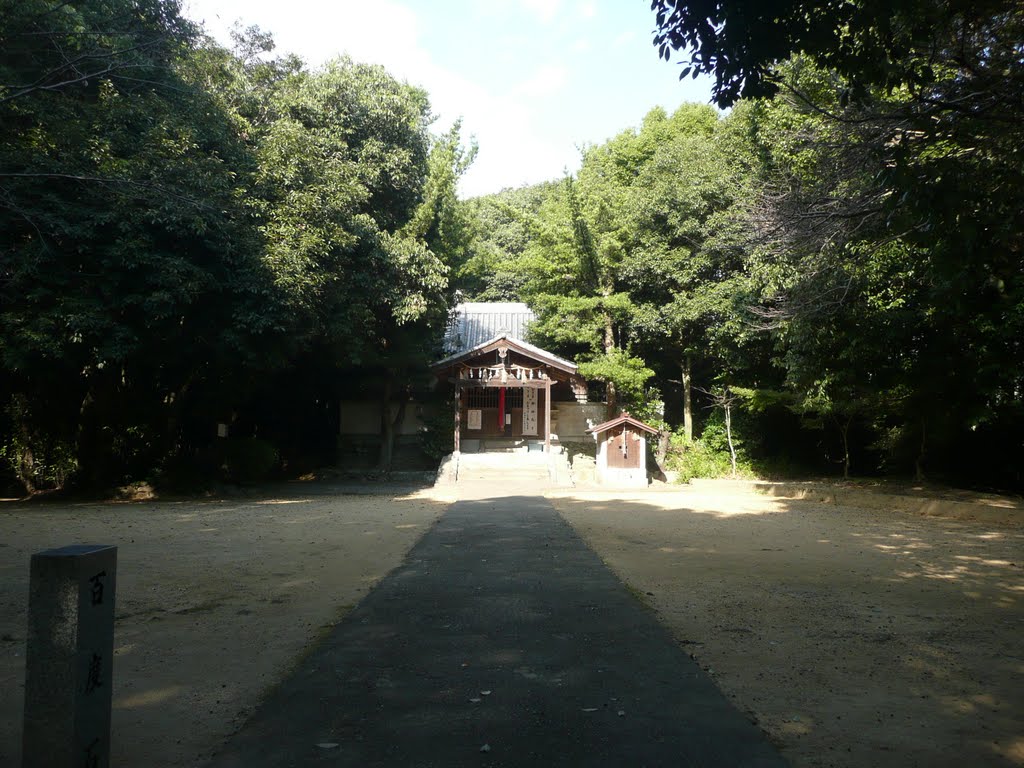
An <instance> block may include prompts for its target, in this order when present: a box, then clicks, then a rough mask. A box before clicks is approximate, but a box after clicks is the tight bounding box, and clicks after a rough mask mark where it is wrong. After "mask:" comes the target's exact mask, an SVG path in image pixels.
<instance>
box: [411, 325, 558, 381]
mask: <svg viewBox="0 0 1024 768" xmlns="http://www.w3.org/2000/svg"><path fill="white" fill-rule="evenodd" d="M500 345H504V346H507V347H508V348H509V349H511V350H513V351H515V352H519V353H521V354H524V355H526V356H528V357H532V358H533V359H534V360H537V361H538V362H541V363H545V364H547V365H550V366H552V367H553V368H558V369H559V370H562V371H565V372H566V373H576V371H577V368H576V364H575V363H571V362H569V361H568V360H566V359H564V358H561V357H559V356H558V355H553V354H551V353H550V352H548V351H547V350H546V349H541V348H540V347H537V346H534V345H533V344H530V343H528V342H525V341H523V340H522V339H515V338H513V337H512V336H510V335H509V334H507V333H502V334H499V335H498V336H495V337H494V338H492V339H487V340H486V341H484V342H482V343H480V344H477V345H476V346H475V347H472V348H471V349H466V350H463V351H460V352H456V353H455V354H452V355H448V357H446V358H444V359H442V360H438V361H437V362H436V363H434V364H433V366H431V367H432V368H434V369H435V370H438V369H441V368H446V367H448V366H450V365H455V364H457V363H460V362H462V361H464V360H470V359H472V358H474V357H476V356H477V355H479V354H482V353H484V352H487V351H489V350H490V349H494V348H497V347H498V346H500Z"/></svg>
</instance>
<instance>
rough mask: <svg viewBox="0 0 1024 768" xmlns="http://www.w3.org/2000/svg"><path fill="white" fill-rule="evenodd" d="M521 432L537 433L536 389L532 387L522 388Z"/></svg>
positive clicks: (525, 433) (526, 433)
mask: <svg viewBox="0 0 1024 768" xmlns="http://www.w3.org/2000/svg"><path fill="white" fill-rule="evenodd" d="M523 434H524V435H536V434H537V390H536V389H534V388H533V387H526V388H525V389H523Z"/></svg>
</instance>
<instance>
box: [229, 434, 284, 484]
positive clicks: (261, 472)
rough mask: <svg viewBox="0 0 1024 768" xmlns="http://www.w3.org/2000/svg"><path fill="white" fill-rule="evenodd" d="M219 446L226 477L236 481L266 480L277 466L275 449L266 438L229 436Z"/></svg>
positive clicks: (255, 481)
mask: <svg viewBox="0 0 1024 768" xmlns="http://www.w3.org/2000/svg"><path fill="white" fill-rule="evenodd" d="M220 448H221V455H222V461H223V464H222V468H223V470H224V472H225V473H226V479H228V480H231V481H233V482H236V483H257V482H261V481H266V480H268V479H270V477H271V474H272V473H273V472H274V470H275V469H277V468H278V466H279V460H280V457H279V455H278V452H277V449H276V448H274V446H273V445H271V444H270V443H269V442H267V441H266V440H260V439H257V438H254V437H230V438H227V439H225V440H224V442H223V445H222V446H221V447H220Z"/></svg>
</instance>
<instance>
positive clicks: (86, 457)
mask: <svg viewBox="0 0 1024 768" xmlns="http://www.w3.org/2000/svg"><path fill="white" fill-rule="evenodd" d="M109 378H110V377H109V376H107V375H106V374H105V373H104V372H97V373H94V374H93V375H92V376H90V381H89V387H88V389H87V390H86V392H85V396H84V397H83V398H82V404H81V406H80V407H79V410H78V439H77V445H76V453H77V457H76V458H77V459H78V476H79V481H80V483H81V485H83V486H84V487H86V488H89V489H90V490H100V489H102V488H105V487H106V486H109V485H110V484H111V483H112V482H113V480H114V467H113V447H112V445H111V434H112V429H113V425H112V419H111V410H110V401H111V399H112V393H110V391H109V386H110V385H109Z"/></svg>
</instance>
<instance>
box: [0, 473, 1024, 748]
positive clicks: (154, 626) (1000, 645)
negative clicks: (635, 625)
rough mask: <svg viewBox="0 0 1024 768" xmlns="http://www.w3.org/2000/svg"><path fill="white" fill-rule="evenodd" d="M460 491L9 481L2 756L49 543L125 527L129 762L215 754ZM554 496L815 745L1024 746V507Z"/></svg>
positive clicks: (0, 623) (0, 594)
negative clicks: (1020, 515)
mask: <svg viewBox="0 0 1024 768" xmlns="http://www.w3.org/2000/svg"><path fill="white" fill-rule="evenodd" d="M487 487H489V488H493V487H494V486H493V483H492V484H490V485H488V486H487ZM477 490H478V491H479V490H480V489H479V488H478V489H477ZM455 495H456V494H455V493H454V489H452V488H449V489H447V490H446V491H444V492H443V493H442V492H435V493H421V494H417V495H409V496H397V497H396V496H393V495H375V496H368V495H367V496H308V497H302V496H295V495H293V494H290V495H289V496H288V497H286V498H266V499H261V500H244V501H239V500H234V501H221V502H204V503H195V502H187V503H186V502H183V503H161V502H155V503H138V504H119V505H117V504H106V505H71V506H65V507H57V506H52V505H35V506H32V507H26V506H23V505H13V504H2V505H0V577H2V578H0V686H2V690H4V691H7V692H8V695H5V696H0V765H4V766H6V765H17V764H18V760H19V752H20V744H19V740H20V735H19V734H20V721H21V707H22V701H21V697H22V684H23V674H24V669H23V665H24V642H25V637H24V633H25V630H24V626H25V610H26V603H27V592H28V583H27V579H28V560H29V556H30V554H31V553H32V552H35V551H39V550H41V549H45V548H48V547H52V546H57V545H61V544H65V543H70V542H80V541H91V542H100V543H108V542H109V543H117V544H118V545H119V547H120V550H119V555H120V558H119V567H118V580H119V581H118V612H117V613H118V619H117V626H116V640H115V647H116V649H117V651H116V654H117V655H116V660H115V661H116V663H115V670H114V677H115V691H114V726H113V730H114V737H113V740H114V741H113V746H114V755H113V757H114V760H113V763H112V764H113V765H114V766H122V767H125V768H134V766H147V767H152V768H184V767H185V766H189V767H191V766H201V765H203V764H204V762H205V761H206V759H207V757H208V756H209V755H210V753H211V752H212V751H213V750H215V749H216V748H217V746H218V745H219V744H220V743H221V741H222V739H223V738H224V737H225V736H226V735H228V734H229V733H231V732H232V731H233V730H234V729H235V728H236V727H237V726H238V725H239V724H240V723H241V722H242V721H243V720H244V718H245V716H246V715H247V714H248V713H249V712H251V710H252V708H253V707H254V706H255V705H256V703H257V702H258V701H259V700H260V698H261V696H262V694H263V693H264V692H265V691H266V690H267V689H268V688H269V687H270V686H272V685H273V684H274V683H275V682H276V681H279V680H280V679H281V678H282V677H283V676H284V675H285V674H287V672H288V671H289V669H291V668H292V667H293V666H294V664H295V663H296V660H297V659H298V658H300V656H301V654H302V653H303V652H304V650H305V649H307V648H308V647H309V645H310V644H311V643H312V642H314V641H315V640H316V639H317V637H318V636H320V634H321V633H322V632H323V631H324V629H325V628H326V627H328V626H330V625H332V624H333V623H335V622H336V621H337V620H338V618H339V617H340V616H341V615H343V614H344V612H345V611H346V610H347V609H348V608H349V607H350V606H351V605H353V604H354V603H356V602H358V600H359V599H360V598H361V597H362V595H363V594H364V593H365V592H366V590H367V589H368V588H370V587H371V586H372V585H373V584H374V583H375V582H376V581H377V580H379V579H380V578H381V577H383V576H384V575H385V574H386V573H387V572H388V571H389V570H391V569H392V568H393V567H395V566H397V565H398V563H399V562H400V561H401V558H402V556H403V555H404V554H405V552H407V551H408V549H409V548H410V547H411V546H412V545H413V544H414V543H415V541H416V540H417V539H418V538H419V537H420V536H421V535H422V534H423V533H424V532H425V531H426V530H427V528H428V527H429V526H430V525H431V524H432V522H433V521H434V520H435V519H436V518H437V516H438V515H439V514H440V513H441V512H442V511H443V510H444V508H445V505H446V503H447V502H448V501H450V500H452V499H453V498H454V497H455ZM552 501H553V503H554V504H555V505H556V507H557V508H558V509H559V510H560V511H561V513H562V514H563V515H564V516H565V517H566V519H568V520H569V521H570V522H571V523H572V524H573V525H574V526H575V527H576V529H577V530H578V531H579V532H580V533H581V534H582V535H583V536H584V538H585V539H586V540H587V541H588V542H589V543H590V544H591V546H593V547H594V549H595V550H597V552H598V553H599V554H600V555H601V556H602V557H603V558H604V559H605V561H606V562H607V563H608V564H609V565H610V566H611V567H612V568H613V569H615V570H616V571H617V572H618V573H619V575H620V576H621V577H622V578H623V579H624V580H625V581H626V582H627V583H628V584H629V585H630V586H631V587H632V588H633V590H634V591H635V592H636V594H637V595H638V597H639V598H641V599H642V600H644V601H645V602H647V603H648V604H649V605H650V606H651V607H652V608H653V609H654V610H656V611H657V612H658V614H659V616H660V617H661V619H662V620H663V621H664V622H665V623H666V624H667V625H668V626H669V627H670V628H671V629H672V631H673V632H674V633H675V634H676V636H677V637H678V638H679V640H680V642H681V643H683V644H684V646H685V647H686V649H687V650H688V651H690V652H691V653H692V654H693V655H694V656H695V657H696V658H697V659H698V660H699V661H700V662H701V664H702V665H703V666H704V667H705V668H706V669H708V670H709V671H710V672H711V674H712V675H713V676H714V678H715V679H716V680H717V681H718V683H719V684H720V686H721V687H722V688H723V689H724V690H725V692H726V693H727V694H728V695H729V696H730V697H731V698H732V700H733V701H734V702H735V703H736V704H737V706H738V707H740V709H742V710H743V711H746V712H748V713H750V715H751V717H753V718H755V719H756V720H757V721H758V722H759V723H760V724H761V726H762V727H763V728H765V730H766V731H767V732H768V733H769V734H770V736H771V738H772V739H773V740H774V741H775V743H776V744H778V745H779V746H780V747H781V748H782V751H783V754H784V755H786V757H787V758H789V759H790V760H791V761H792V762H793V764H794V765H795V766H797V767H798V768H803V767H804V766H833V765H834V766H857V768H869V767H873V766H893V767H895V766H900V767H901V768H902V767H903V766H915V765H918V766H958V767H959V766H967V765H970V766H974V765H979V766H981V765H985V766H1000V765H1016V766H1021V765H1024V641H1022V639H1021V638H1022V637H1024V570H1022V568H1021V565H1022V563H1024V527H1022V526H1021V525H1020V524H1019V523H1018V524H1010V523H1003V524H994V523H982V522H965V521H958V520H949V519H940V518H924V517H917V516H913V515H908V514H906V513H892V512H886V511H884V510H878V509H874V510H866V509H858V508H853V507H842V506H835V505H827V504H817V503H811V502H792V501H784V500H779V499H769V498H766V497H763V496H758V495H756V494H753V493H749V492H741V491H738V490H736V489H728V488H724V489H723V488H719V489H714V488H712V489H690V490H683V491H678V492H665V491H662V492H646V493H643V494H636V493H633V494H630V495H622V494H614V493H607V492H601V493H597V492H575V493H559V494H553V498H552Z"/></svg>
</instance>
